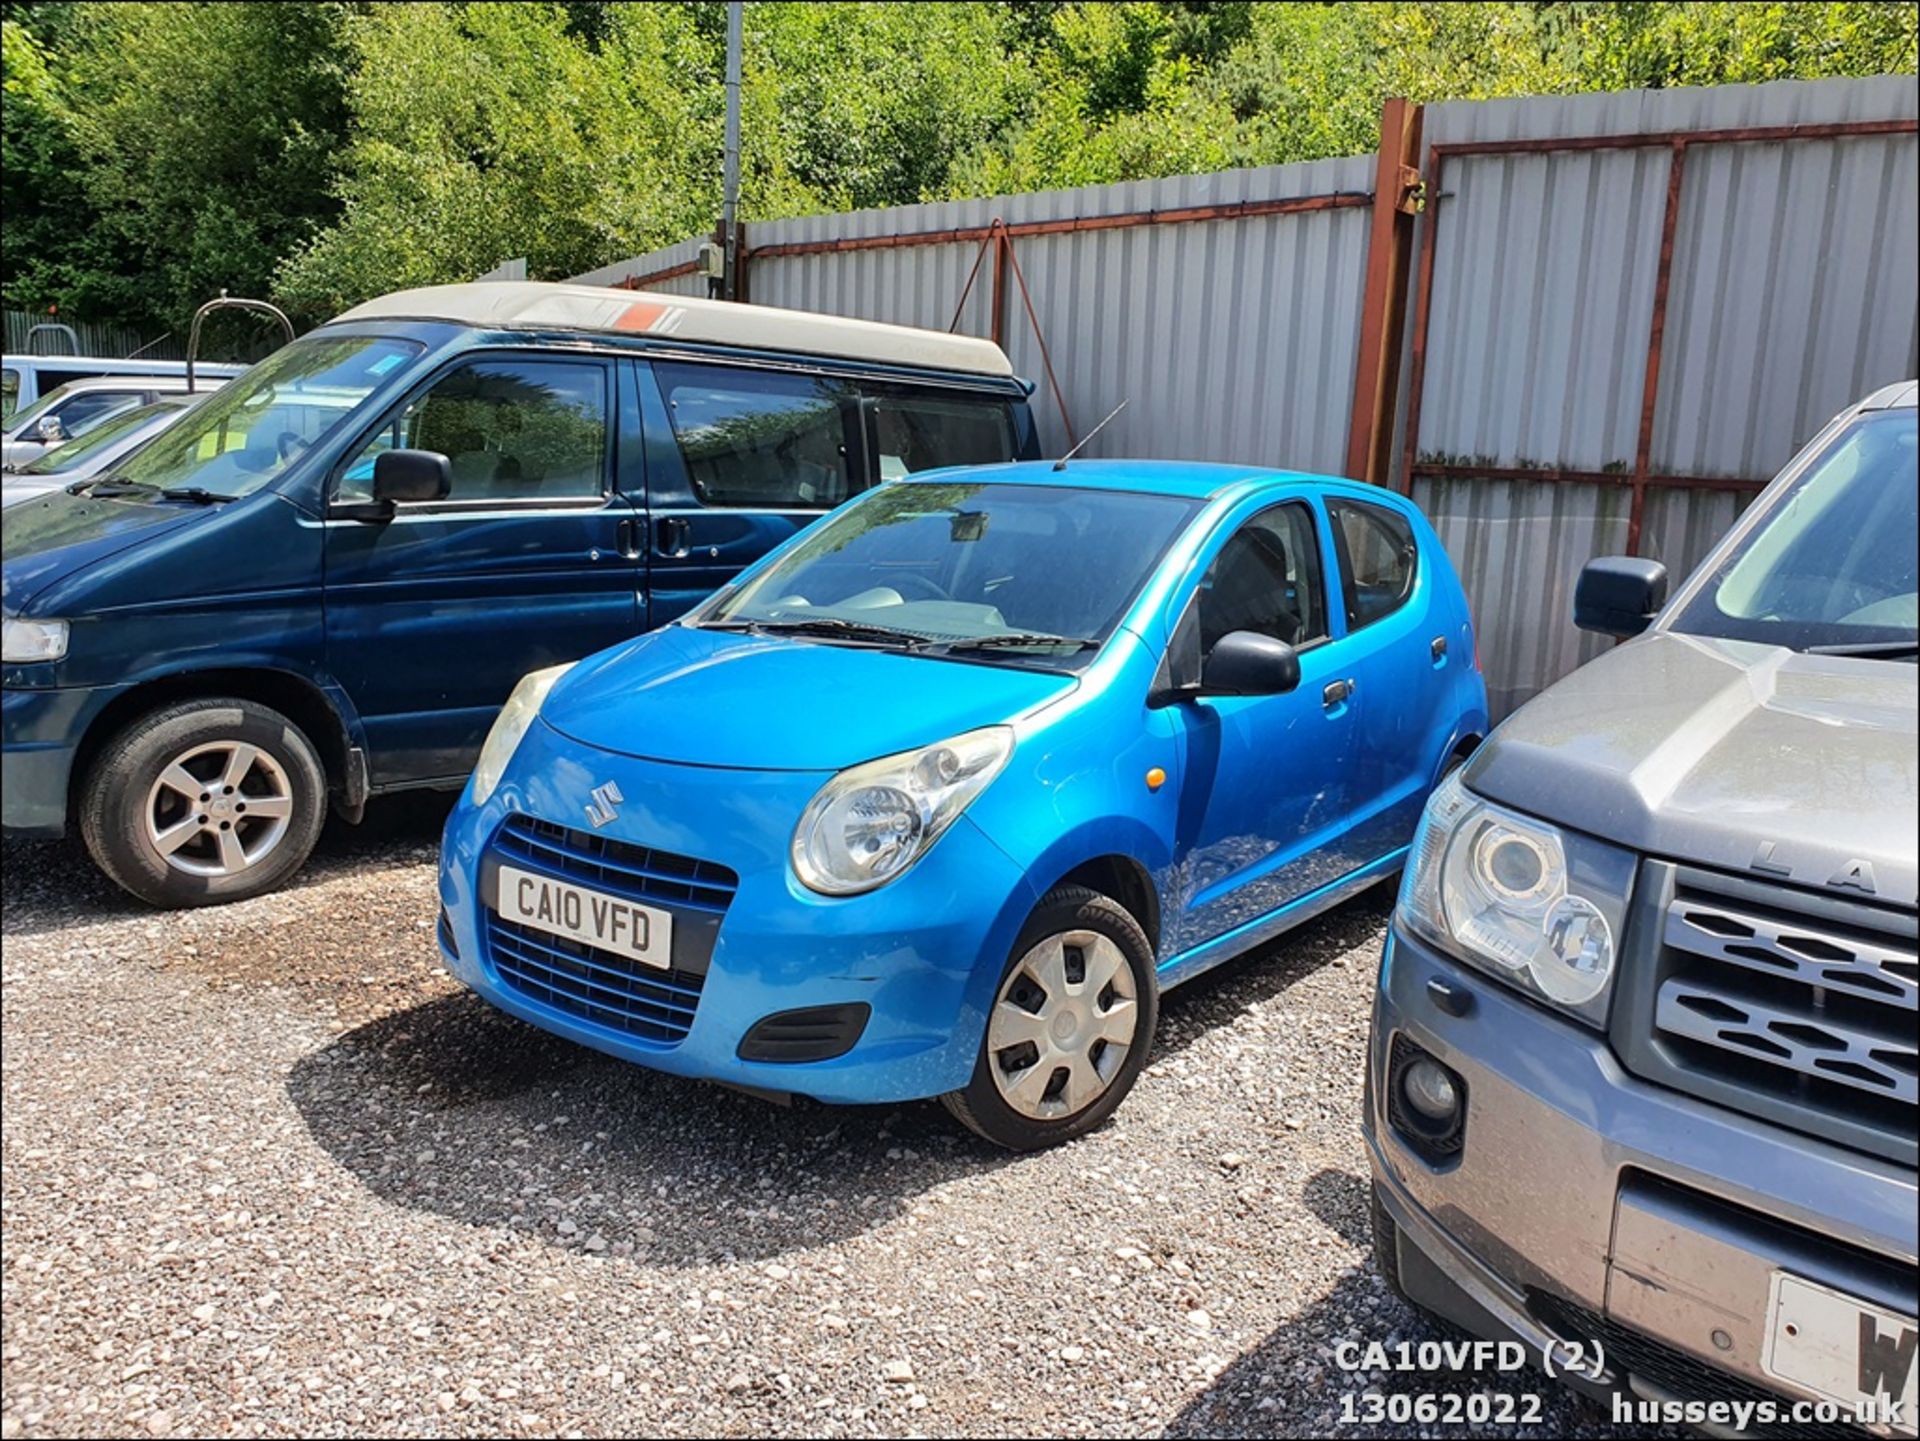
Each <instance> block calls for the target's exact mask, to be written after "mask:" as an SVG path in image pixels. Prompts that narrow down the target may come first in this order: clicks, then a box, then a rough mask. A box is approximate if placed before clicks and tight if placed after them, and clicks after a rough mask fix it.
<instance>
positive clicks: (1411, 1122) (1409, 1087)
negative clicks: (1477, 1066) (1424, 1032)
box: [1387, 1036, 1467, 1166]
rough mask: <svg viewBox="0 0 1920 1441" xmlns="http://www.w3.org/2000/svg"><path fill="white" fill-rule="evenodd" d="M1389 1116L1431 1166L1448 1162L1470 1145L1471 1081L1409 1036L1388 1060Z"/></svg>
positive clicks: (1395, 1042)
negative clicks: (1468, 1104) (1468, 1087)
mask: <svg viewBox="0 0 1920 1441" xmlns="http://www.w3.org/2000/svg"><path fill="white" fill-rule="evenodd" d="M1387 1119H1388V1120H1389V1121H1391V1122H1392V1123H1393V1128H1394V1130H1396V1131H1397V1132H1399V1133H1400V1138H1401V1139H1402V1140H1403V1141H1405V1142H1406V1143H1407V1145H1408V1146H1410V1147H1412V1149H1413V1150H1414V1152H1415V1153H1416V1154H1418V1155H1419V1156H1420V1157H1421V1158H1422V1159H1423V1160H1425V1161H1426V1162H1427V1163H1428V1164H1429V1165H1435V1166H1441V1165H1446V1164H1448V1163H1449V1162H1451V1161H1453V1160H1454V1159H1455V1158H1456V1157H1458V1156H1459V1154H1460V1151H1461V1148H1462V1147H1463V1146H1464V1145H1465V1144H1466V1133H1467V1083H1466V1081H1465V1080H1464V1079H1462V1078H1461V1076H1460V1073H1459V1072H1457V1071H1455V1070H1454V1069H1452V1067H1450V1066H1447V1065H1445V1064H1443V1063H1442V1062H1441V1061H1439V1060H1437V1059H1436V1058H1435V1057H1433V1056H1432V1055H1430V1054H1428V1053H1427V1052H1426V1051H1425V1050H1423V1049H1422V1048H1421V1047H1419V1046H1417V1045H1415V1044H1414V1043H1413V1042H1412V1041H1410V1040H1408V1039H1407V1038H1406V1037H1405V1036H1395V1037H1394V1038H1393V1049H1392V1050H1391V1051H1390V1052H1389V1053H1388V1060H1387Z"/></svg>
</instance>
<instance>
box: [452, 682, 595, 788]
mask: <svg viewBox="0 0 1920 1441" xmlns="http://www.w3.org/2000/svg"><path fill="white" fill-rule="evenodd" d="M572 669H573V666H572V665H571V664H570V663H569V664H567V665H556V666H549V667H548V668H547V669H546V670H536V671H529V672H528V673H527V674H526V675H523V676H521V677H520V684H519V685H517V686H515V687H514V688H513V694H512V695H510V696H508V697H507V703H506V704H505V705H504V706H502V707H500V714H499V715H498V716H497V717H495V718H494V722H493V729H492V730H490V731H488V732H487V740H486V744H485V745H483V746H481V747H480V760H479V762H478V763H477V764H476V765H475V766H474V768H473V803H474V804H475V805H477V806H481V805H485V804H486V803H487V798H488V797H489V796H491V795H492V794H493V793H494V791H495V790H496V789H498V788H499V785H500V777H501V776H502V775H504V774H505V773H506V769H507V762H508V761H510V760H512V759H513V753H514V752H515V751H516V750H518V749H519V748H520V738H521V737H522V736H524V735H525V734H526V733H527V728H528V727H529V726H531V725H532V724H533V721H534V717H535V716H537V715H539V714H540V706H541V704H542V702H544V701H545V700H546V698H547V692H548V691H550V690H552V689H553V685H554V682H555V681H557V680H559V679H560V677H561V676H563V675H565V674H566V673H567V672H568V671H570V670H572Z"/></svg>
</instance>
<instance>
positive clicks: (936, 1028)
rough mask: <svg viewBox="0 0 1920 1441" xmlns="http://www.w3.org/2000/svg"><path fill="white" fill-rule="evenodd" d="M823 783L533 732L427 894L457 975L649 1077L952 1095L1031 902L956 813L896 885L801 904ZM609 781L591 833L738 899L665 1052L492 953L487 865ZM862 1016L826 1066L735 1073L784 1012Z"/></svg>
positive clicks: (872, 1096) (454, 824) (573, 811)
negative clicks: (510, 974) (544, 995)
mask: <svg viewBox="0 0 1920 1441" xmlns="http://www.w3.org/2000/svg"><path fill="white" fill-rule="evenodd" d="M827 778H828V777H827V776H826V775H824V774H816V773H811V772H809V773H793V772H767V771H759V772H741V771H725V770H715V769H710V768H706V767H699V766H681V765H668V764H665V763H662V762H657V761H647V760H640V759H637V758H634V757H629V756H620V755H613V754H609V753H607V752H603V751H590V750H587V749H586V748H585V747H582V746H580V745H578V744H577V743H575V742H572V741H569V740H567V739H565V738H564V737H561V736H559V735H558V734H557V733H555V732H554V731H552V730H551V729H549V728H548V727H547V726H546V725H545V724H544V723H539V722H536V723H535V725H534V726H533V728H532V729H531V730H530V731H529V732H528V734H527V736H526V738H525V739H524V740H522V742H521V744H520V748H519V751H518V752H517V753H516V755H515V756H514V759H513V762H512V763H511V765H510V766H509V767H508V770H507V773H506V775H505V777H504V778H503V780H502V782H501V785H500V788H499V789H498V790H497V791H496V792H495V793H494V795H493V796H491V797H490V798H489V799H488V801H487V803H486V804H485V805H482V806H474V805H472V804H470V803H469V802H468V801H466V800H464V799H463V800H462V802H461V803H460V805H459V806H457V807H456V808H455V810H454V812H453V814H452V816H450V817H449V818H448V821H447V829H446V834H445V837H444V841H443V844H442V849H441V865H440V898H441V903H442V905H443V906H444V907H445V909H446V913H447V927H448V929H449V930H450V932H451V940H452V947H451V949H450V950H449V948H448V947H447V945H446V941H447V936H445V935H443V936H442V952H443V954H444V955H445V957H446V963H447V965H448V967H449V968H450V969H451V970H452V971H453V973H454V974H455V975H456V976H457V977H459V979H460V980H461V981H463V982H464V983H465V984H466V985H468V986H469V987H471V988H472V989H473V990H475V991H477V992H478V993H479V994H480V995H481V996H483V997H484V998H485V999H487V1000H488V1001H490V1002H491V1003H492V1004H494V1005H495V1006H498V1007H499V1008H500V1009H501V1010H504V1011H507V1012H509V1013H510V1014H512V1015H516V1016H519V1017H520V1018H521V1019H523V1020H526V1021H529V1022H531V1023H532V1024H534V1025H536V1026H539V1027H541V1028H542V1029H544V1030H548V1031H552V1032H554V1033H555V1034H558V1035H562V1036H566V1037H567V1038H569V1039H571V1040H574V1041H577V1042H579V1043H581V1044H583V1045H587V1046H592V1047H594V1048H595V1049H597V1050H601V1051H605V1052H607V1053H609V1054H611V1055H614V1056H619V1057H621V1058H622V1059H624V1060H629V1061H633V1062H636V1063H638V1064H640V1065H644V1066H649V1067H652V1068H654V1069H657V1070H661V1071H669V1072H673V1073H675V1074H678V1075H684V1076H692V1077H698V1078H701V1079H706V1080H713V1081H722V1082H726V1083H728V1084H731V1085H736V1086H743V1087H748V1088H751V1089H757V1090H766V1091H773V1092H781V1093H792V1094H799V1095H805V1096H810V1097H813V1098H814V1099H816V1100H821V1101H828V1102H835V1103H852V1104H861V1103H869V1102H893V1101H905V1100H916V1099H920V1098H923V1097H927V1096H935V1095H939V1094H941V1093H942V1092H945V1091H951V1090H955V1089H957V1088H959V1087H961V1086H964V1085H965V1084H966V1082H967V1080H968V1078H969V1077H970V1076H971V1074H972V1071H973V1064H974V1057H975V1052H976V1050H977V1049H978V1046H979V1042H980V1036H981V1033H982V1031H983V1029H984V1027H985V1024H986V1013H987V1008H988V1006H989V1005H990V1003H991V998H992V992H993V988H994V987H995V985H996V984H997V983H998V981H999V978H1000V972H1001V969H1002V967H1003V965H1004V963H1005V961H1006V959H1007V956H1008V954H1009V953H1010V951H1011V949H1012V946H1013V941H1014V937H1015V935H1016V934H1017V932H1018V931H1019V929H1020V926H1021V925H1022V924H1023V923H1024V921H1025V920H1026V917H1027V915H1028V914H1029V913H1030V912H1031V911H1032V909H1033V905H1034V902H1035V900H1036V899H1037V897H1036V896H1035V895H1034V894H1033V893H1032V890H1031V887H1030V884H1029V882H1028V880H1027V878H1026V876H1025V874H1024V873H1023V872H1022V871H1021V869H1020V868H1019V867H1018V866H1016V865H1015V864H1014V863H1013V862H1012V861H1011V860H1010V859H1008V857H1007V856H1006V855H1005V853H1004V852H1002V851H1001V850H1000V849H999V848H998V847H997V846H995V845H994V844H993V843H992V842H991V841H990V840H989V839H988V838H987V837H986V835H985V834H984V833H983V832H981V831H980V830H979V829H978V828H977V827H976V826H974V825H973V824H972V823H971V822H970V821H969V820H968V819H967V818H966V817H964V816H963V817H961V819H960V820H959V822H958V823H956V824H955V825H954V826H953V828H952V829H951V830H949V831H948V832H947V834H946V835H944V836H942V837H941V838H940V840H939V841H938V843H936V844H935V846H934V847H933V849H932V850H931V851H929V852H928V853H927V854H926V855H924V856H923V857H922V858H921V859H920V861H919V862H918V863H917V864H916V865H914V866H913V867H912V868H911V869H910V870H909V871H908V872H907V873H906V874H905V875H903V876H902V877H900V879H898V880H896V881H894V882H893V883H892V884H890V885H887V886H883V887H882V888H881V889H879V890H877V891H872V892H869V893H867V894H866V895H862V896H851V897H842V898H836V897H827V896H819V895H815V894H814V893H812V892H811V891H808V890H806V889H805V888H804V887H803V886H801V885H800V883H799V882H798V881H797V880H796V879H794V877H793V875H792V872H791V868H790V867H789V865H788V861H787V842H788V838H789V836H790V834H791V832H792V827H793V825H794V823H795V821H796V820H797V819H798V818H799V815H800V813H801V811H802V810H803V809H804V807H805V806H806V803H807V801H808V800H810V799H811V798H812V796H813V794H814V792H815V791H816V790H818V789H819V787H820V785H821V784H823V783H824V782H825V780H826V779H827ZM608 782H612V783H613V784H614V785H615V786H616V787H617V789H618V791H619V793H620V795H621V797H622V801H621V804H620V807H619V809H620V815H619V817H618V818H617V819H615V820H614V821H612V822H610V823H609V824H608V825H607V826H606V827H605V828H604V829H603V830H601V831H599V832H596V834H598V835H601V836H604V837H607V838H609V839H613V840H618V841H623V842H627V843H629V844H631V845H636V846H646V847H650V848H653V849H656V850H660V851H666V852H671V853H673V854H675V855H678V856H686V857H691V858H695V859H698V860H702V861H706V862H709V863H712V864H716V865H720V866H725V867H727V868H728V869H730V870H732V871H733V872H734V873H735V874H736V875H737V876H738V878H739V879H738V885H737V888H736V889H735V891H734V894H733V897H732V899H731V901H730V902H729V903H728V905H727V909H726V912H725V915H724V917H723V918H722V919H721V921H720V925H719V930H718V932H717V935H716V936H715V939H714V943H713V949H712V953H711V956H710V959H709V960H708V963H707V971H706V975H705V979H704V983H703V986H702V989H701V991H700V994H699V1000H698V1004H697V1006H696V1008H695V1010H694V1015H693V1020H692V1024H691V1026H690V1028H689V1029H688V1030H687V1032H686V1034H685V1035H684V1036H683V1037H681V1038H680V1039H678V1040H677V1041H674V1042H673V1043H671V1044H665V1045H663V1044H659V1043H655V1042H650V1041H645V1040H637V1039H635V1038H634V1037H632V1036H630V1035H627V1034H624V1033H622V1032H621V1031H619V1030H616V1029H613V1028H611V1027H609V1026H604V1025H601V1024H598V1023H596V1022H595V1021H593V1020H590V1019H585V1018H583V1017H581V1016H580V1015H577V1014H574V1013H572V1012H570V1011H568V1010H564V1009H560V1008H557V1007H555V1006H552V1005H549V1004H544V1003H543V1002H542V1001H541V1000H539V999H537V998H535V997H533V996H530V995H529V994H527V993H526V990H525V988H524V987H517V986H515V985H512V984H509V983H508V981H507V980H506V979H505V978H504V977H503V974H502V971H501V969H500V968H499V966H498V965H496V963H495V959H494V956H493V955H492V953H491V951H490V949H489V940H488V934H487V932H488V922H489V912H488V910H487V905H486V900H485V897H484V896H483V895H482V893H481V892H482V889H483V877H484V875H485V873H486V868H487V856H488V852H489V848H490V846H492V845H493V843H494V841H495V837H496V835H497V834H498V832H499V829H500V826H501V825H502V823H503V822H504V821H505V820H506V819H507V817H508V816H509V815H510V814H513V813H520V814H525V815H530V816H534V817H538V818H541V819H544V820H548V821H552V822H556V823H558V824H560V825H563V826H569V827H580V828H582V829H584V828H585V827H586V824H587V823H586V821H585V820H584V818H583V817H584V808H585V806H586V805H587V803H588V802H589V801H590V800H592V798H593V795H592V793H593V790H594V788H595V787H599V786H604V785H605V784H607V783H608ZM854 1003H865V1004H866V1005H867V1006H869V1007H870V1008H871V1014H870V1016H869V1018H868V1020H867V1022H866V1025H865V1027H864V1029H863V1030H862V1031H861V1033H860V1037H859V1039H858V1041H857V1042H856V1043H855V1044H854V1045H853V1047H852V1049H850V1050H849V1051H847V1052H846V1053H845V1054H843V1055H839V1056H836V1057H833V1058H832V1059H829V1060H819V1061H809V1062H798V1063H782V1062H771V1061H748V1060H742V1059H741V1058H740V1057H739V1056H738V1054H737V1051H738V1048H739V1046H740V1042H741V1040H742V1038H743V1037H744V1036H745V1035H746V1034H747V1032H748V1031H749V1030H751V1029H752V1028H753V1026H754V1025H755V1023H756V1022H758V1021H760V1020H762V1019H764V1018H765V1017H767V1016H769V1015H771V1014H774V1013H777V1012H782V1011H790V1010H796V1009H800V1008H806V1007H816V1006H844V1005H848V1004H854Z"/></svg>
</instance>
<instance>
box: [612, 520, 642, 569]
mask: <svg viewBox="0 0 1920 1441" xmlns="http://www.w3.org/2000/svg"><path fill="white" fill-rule="evenodd" d="M614 545H615V546H616V547H617V548H618V549H619V551H620V558H621V559H622V560H638V559H640V522H639V521H637V520H623V521H621V522H620V524H619V525H618V526H616V527H615V528H614Z"/></svg>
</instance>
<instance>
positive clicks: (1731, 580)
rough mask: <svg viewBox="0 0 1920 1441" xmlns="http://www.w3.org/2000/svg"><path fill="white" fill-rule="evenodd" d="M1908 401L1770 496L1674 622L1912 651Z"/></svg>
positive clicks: (1868, 420) (1832, 649) (1880, 653)
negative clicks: (1757, 515)
mask: <svg viewBox="0 0 1920 1441" xmlns="http://www.w3.org/2000/svg"><path fill="white" fill-rule="evenodd" d="M1915 414H1916V412H1915V411H1914V409H1913V408H1912V407H1904V408H1901V409H1897V410H1887V411H1879V412H1871V411H1870V412H1867V413H1864V414H1862V415H1860V416H1858V417H1857V418H1855V419H1854V420H1853V421H1851V422H1850V423H1848V424H1847V425H1846V426H1845V427H1843V428H1842V429H1841V431H1840V432H1839V433H1838V434H1837V435H1835V436H1834V437H1833V439H1832V440H1831V441H1830V442H1829V443H1828V445H1827V446H1826V448H1825V449H1824V450H1823V451H1822V452H1821V453H1820V454H1819V455H1818V456H1817V457H1816V458H1815V459H1814V461H1813V462H1812V463H1811V464H1810V465H1808V466H1807V467H1806V468H1805V469H1804V470H1802V471H1801V472H1800V474H1799V476H1798V477H1797V478H1795V479H1794V480H1793V481H1792V482H1791V483H1790V484H1789V485H1788V486H1787V487H1786V489H1784V490H1782V491H1781V492H1780V493H1779V494H1778V495H1776V496H1774V497H1772V498H1771V499H1770V500H1768V501H1767V502H1765V504H1766V507H1767V508H1766V510H1765V512H1764V513H1763V514H1762V515H1760V516H1759V517H1757V519H1756V521H1755V523H1754V524H1752V525H1751V526H1750V527H1749V528H1747V529H1746V530H1745V532H1744V534H1743V536H1742V538H1741V540H1740V541H1739V543H1738V544H1737V545H1736V546H1735V547H1734V548H1733V549H1732V550H1730V551H1729V552H1728V553H1727V554H1726V555H1725V556H1724V557H1722V559H1721V561H1720V563H1719V564H1718V565H1717V566H1715V568H1714V569H1713V571H1712V572H1711V573H1710V574H1709V575H1707V576H1706V577H1705V578H1704V579H1703V581H1702V582H1701V583H1700V584H1699V585H1698V586H1696V587H1694V588H1692V589H1691V591H1690V593H1689V595H1688V596H1687V597H1686V598H1685V599H1684V601H1683V603H1682V605H1681V606H1680V608H1679V610H1678V613H1677V614H1676V615H1675V617H1674V618H1673V620H1672V622H1671V624H1670V627H1669V628H1670V629H1672V630H1676V631H1684V632H1690V633H1692V634H1695V635H1710V636H1723V637H1728V638H1731V639H1735V640H1751V641H1760V642H1762V643H1765V644H1769V645H1781V646H1787V647H1789V648H1791V649H1793V650H1799V651H1812V652H1816V653H1823V654H1838V655H1857V656H1864V657H1868V658H1873V659H1884V660H1896V661H1907V662H1911V661H1912V660H1913V659H1914V657H1915V655H1916V630H1917V628H1920V541H1917V540H1916V531H1917V530H1920V505H1916V499H1915V497H1916V482H1915V424H1914V419H1915Z"/></svg>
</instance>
